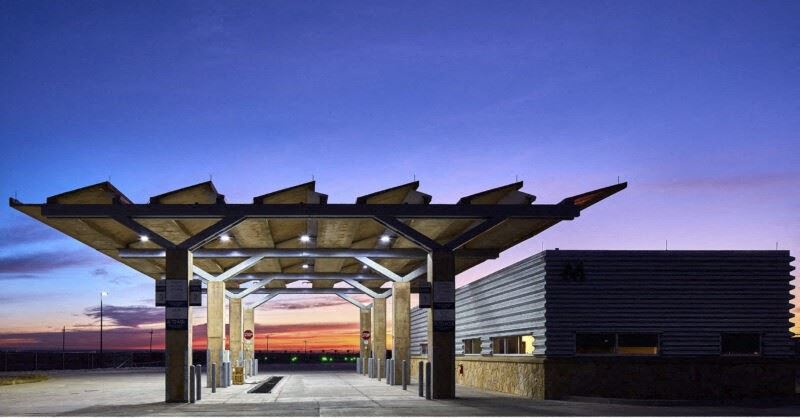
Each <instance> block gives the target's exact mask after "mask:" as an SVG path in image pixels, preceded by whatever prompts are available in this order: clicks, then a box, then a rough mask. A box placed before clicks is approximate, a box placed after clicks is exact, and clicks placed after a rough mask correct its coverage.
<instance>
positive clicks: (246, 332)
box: [244, 329, 253, 340]
mask: <svg viewBox="0 0 800 418" xmlns="http://www.w3.org/2000/svg"><path fill="white" fill-rule="evenodd" d="M244 339H246V340H252V339H253V331H251V330H249V329H246V330H244Z"/></svg>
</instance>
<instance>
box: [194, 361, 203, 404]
mask: <svg viewBox="0 0 800 418" xmlns="http://www.w3.org/2000/svg"><path fill="white" fill-rule="evenodd" d="M194 371H195V373H196V376H195V382H194V385H195V388H194V391H195V395H196V397H197V400H198V401H199V400H200V399H202V398H203V365H201V364H198V365H196V366H194Z"/></svg>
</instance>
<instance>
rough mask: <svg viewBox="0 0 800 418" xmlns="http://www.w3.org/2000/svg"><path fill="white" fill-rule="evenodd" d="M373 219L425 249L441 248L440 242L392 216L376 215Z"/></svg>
mask: <svg viewBox="0 0 800 418" xmlns="http://www.w3.org/2000/svg"><path fill="white" fill-rule="evenodd" d="M374 219H375V221H377V222H378V223H380V224H381V225H383V226H385V227H387V228H389V229H391V230H392V231H394V232H395V233H396V234H398V235H400V236H402V237H403V238H405V239H407V240H409V241H411V242H413V243H414V244H416V245H417V246H418V247H421V248H424V249H425V250H427V251H433V250H435V249H438V248H441V246H442V245H441V244H439V243H438V242H436V241H435V240H433V239H431V238H430V237H428V236H427V235H425V234H423V233H422V232H419V231H417V230H416V229H414V228H412V227H411V226H409V225H408V224H406V223H405V222H403V221H401V220H400V219H397V218H396V217H393V216H376V217H375V218H374Z"/></svg>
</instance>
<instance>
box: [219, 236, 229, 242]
mask: <svg viewBox="0 0 800 418" xmlns="http://www.w3.org/2000/svg"><path fill="white" fill-rule="evenodd" d="M219 240H220V241H222V242H228V241H230V240H231V236H230V235H228V234H222V235H220V236H219Z"/></svg>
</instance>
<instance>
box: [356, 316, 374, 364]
mask: <svg viewBox="0 0 800 418" xmlns="http://www.w3.org/2000/svg"><path fill="white" fill-rule="evenodd" d="M360 311H361V312H360V316H359V323H360V328H359V329H360V331H359V333H358V334H359V335H358V348H359V349H358V353H359V355H360V357H361V374H364V375H365V374H367V372H368V370H367V369H368V367H367V363H366V362H365V360H366V359H369V358H370V356H371V355H372V337H371V336H370V339H369V340H366V341H365V340H362V339H361V333H362V332H364V331H369V332H370V334H371V333H372V325H371V324H372V312H371V311H370V309H360Z"/></svg>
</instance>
